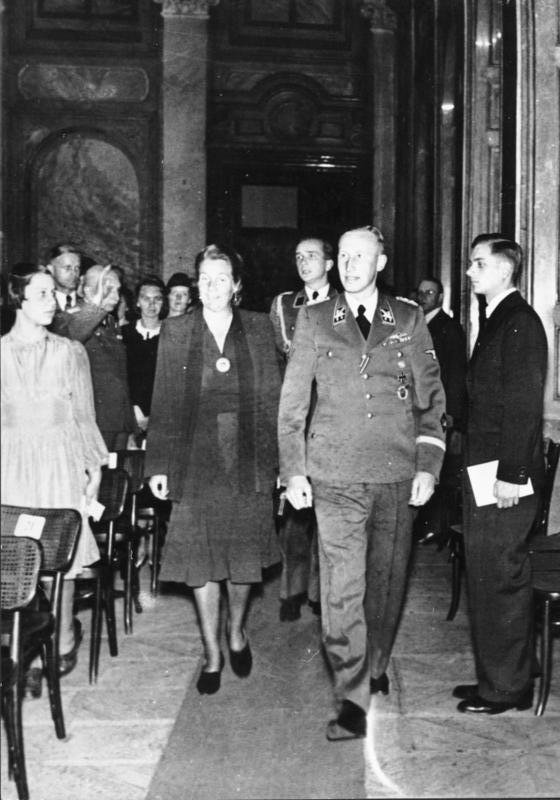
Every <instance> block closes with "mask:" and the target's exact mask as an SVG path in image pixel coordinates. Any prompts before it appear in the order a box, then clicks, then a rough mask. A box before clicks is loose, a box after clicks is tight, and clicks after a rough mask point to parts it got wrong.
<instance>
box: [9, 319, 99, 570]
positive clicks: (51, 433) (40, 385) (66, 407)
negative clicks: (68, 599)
mask: <svg viewBox="0 0 560 800" xmlns="http://www.w3.org/2000/svg"><path fill="white" fill-rule="evenodd" d="M0 354H1V387H0V391H1V398H2V402H1V412H2V448H1V449H2V472H1V485H2V494H1V499H2V503H4V504H6V505H21V506H29V507H43V508H75V509H77V510H78V511H80V512H82V533H81V536H80V539H79V543H78V547H77V551H76V556H75V558H74V561H73V564H72V567H71V569H70V571H69V572H68V573H67V575H66V577H67V578H69V577H73V576H75V575H76V574H77V573H78V572H79V571H80V569H81V568H82V567H84V566H87V565H88V564H91V563H93V562H94V561H96V560H97V559H98V558H99V551H98V549H97V545H96V542H95V538H94V536H93V534H92V532H91V529H90V527H89V524H88V519H87V516H86V515H85V514H84V513H83V512H84V505H85V501H84V490H85V486H86V483H87V475H86V469H87V468H90V467H91V468H97V467H100V466H101V465H102V464H104V463H106V462H107V459H108V453H107V448H106V447H105V444H104V442H103V439H102V437H101V434H100V432H99V429H98V428H97V425H96V423H95V411H94V405H93V390H92V385H91V375H90V369H89V361H88V357H87V353H86V351H85V348H84V347H83V345H82V344H80V343H79V342H76V341H71V340H70V339H65V338H62V337H61V336H57V335H56V334H53V333H49V332H48V331H46V330H45V332H44V336H43V337H42V338H40V339H39V340H38V341H36V342H31V343H29V342H25V341H22V340H21V339H18V338H17V335H16V334H15V333H14V331H13V329H12V331H10V332H9V333H7V334H6V335H5V336H3V337H2V339H1V340H0Z"/></svg>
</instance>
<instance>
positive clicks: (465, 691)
mask: <svg viewBox="0 0 560 800" xmlns="http://www.w3.org/2000/svg"><path fill="white" fill-rule="evenodd" d="M452 694H453V697H456V698H457V700H468V699H469V697H474V695H475V694H478V683H460V684H459V685H458V686H456V687H455V688H454V689H453V692H452Z"/></svg>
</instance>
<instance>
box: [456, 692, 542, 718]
mask: <svg viewBox="0 0 560 800" xmlns="http://www.w3.org/2000/svg"><path fill="white" fill-rule="evenodd" d="M532 705H533V687H531V688H530V689H527V691H526V692H524V693H523V694H522V695H521V697H520V698H519V699H517V700H515V701H514V702H513V703H500V702H496V701H493V700H485V699H484V698H483V697H480V695H478V694H475V695H473V696H471V697H469V698H468V699H466V700H462V701H461V702H460V703H459V705H458V706H457V711H460V712H461V713H462V714H489V715H492V716H493V715H495V714H503V713H504V711H510V710H512V709H513V710H514V711H527V710H528V709H529V708H531V706H532Z"/></svg>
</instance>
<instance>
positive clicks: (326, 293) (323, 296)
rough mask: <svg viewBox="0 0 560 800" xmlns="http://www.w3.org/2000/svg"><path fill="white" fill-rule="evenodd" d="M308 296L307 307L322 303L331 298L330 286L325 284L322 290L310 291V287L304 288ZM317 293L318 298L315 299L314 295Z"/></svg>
mask: <svg viewBox="0 0 560 800" xmlns="http://www.w3.org/2000/svg"><path fill="white" fill-rule="evenodd" d="M303 288H304V290H305V294H306V296H307V305H308V306H312V305H313V304H314V303H322V302H323V301H324V300H326V299H327V297H328V296H329V289H330V286H329V284H328V283H325V285H324V286H321V288H320V289H310V288H309V287H308V286H304V287H303ZM315 292H317V297H316V298H315V299H313V294H314V293H315Z"/></svg>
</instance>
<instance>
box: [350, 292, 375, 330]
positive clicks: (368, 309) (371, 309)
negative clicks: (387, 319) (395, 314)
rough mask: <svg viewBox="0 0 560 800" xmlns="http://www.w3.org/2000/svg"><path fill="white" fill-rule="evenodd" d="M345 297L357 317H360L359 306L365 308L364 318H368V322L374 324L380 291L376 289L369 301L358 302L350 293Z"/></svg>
mask: <svg viewBox="0 0 560 800" xmlns="http://www.w3.org/2000/svg"><path fill="white" fill-rule="evenodd" d="M344 296H345V297H346V302H347V303H348V305H349V306H350V310H351V312H352V314H354V316H355V317H357V316H358V306H363V307H364V308H365V311H364V316H365V317H366V319H367V321H368V322H370V323H371V322H373V317H374V314H375V310H376V308H377V301H378V299H379V290H378V289H376V290H375V292H374V293H373V294H372V295H370V297H368V298H367V300H357V299H356V298H355V297H354V295H352V294H350V293H349V292H345V293H344Z"/></svg>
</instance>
